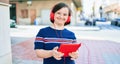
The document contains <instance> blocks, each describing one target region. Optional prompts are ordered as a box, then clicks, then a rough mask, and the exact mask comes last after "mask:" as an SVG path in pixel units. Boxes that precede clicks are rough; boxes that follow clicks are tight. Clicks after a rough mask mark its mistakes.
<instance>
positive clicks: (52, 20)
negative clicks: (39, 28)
mask: <svg viewBox="0 0 120 64" xmlns="http://www.w3.org/2000/svg"><path fill="white" fill-rule="evenodd" d="M70 19H71V18H70V15H69V16H68V18H67V21H66V22H65V25H67V24H70ZM50 20H51V22H52V23H54V13H53V12H52V11H51V13H50Z"/></svg>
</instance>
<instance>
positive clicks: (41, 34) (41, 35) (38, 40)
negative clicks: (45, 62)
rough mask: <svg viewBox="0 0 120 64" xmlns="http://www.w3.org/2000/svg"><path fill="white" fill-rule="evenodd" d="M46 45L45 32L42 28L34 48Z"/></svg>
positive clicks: (41, 47)
mask: <svg viewBox="0 0 120 64" xmlns="http://www.w3.org/2000/svg"><path fill="white" fill-rule="evenodd" d="M44 45H45V43H44V38H43V33H42V30H39V32H38V33H37V35H36V38H35V41H34V49H44Z"/></svg>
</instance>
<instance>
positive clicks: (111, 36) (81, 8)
mask: <svg viewBox="0 0 120 64" xmlns="http://www.w3.org/2000/svg"><path fill="white" fill-rule="evenodd" d="M59 2H64V3H66V4H67V5H69V7H70V8H71V10H72V16H71V24H70V25H68V26H66V28H68V29H69V30H71V31H73V32H74V33H75V35H76V37H77V39H78V41H79V42H86V43H93V44H94V43H103V44H101V47H102V45H104V46H105V43H106V42H107V43H108V44H106V46H107V45H109V44H110V43H114V44H115V45H118V46H114V47H113V48H109V49H108V50H109V51H110V52H113V53H116V54H117V55H114V54H113V53H112V54H113V55H110V57H107V56H106V55H107V54H106V55H103V56H101V55H102V53H103V52H102V51H104V49H105V50H106V49H107V47H106V46H105V48H104V47H102V48H100V49H101V51H100V52H99V53H100V54H101V55H97V56H100V57H96V56H95V57H96V58H98V59H99V60H101V61H100V62H99V61H97V60H94V62H93V60H91V64H120V61H119V60H120V52H118V51H119V50H118V49H120V46H119V45H120V44H119V43H120V0H0V64H26V63H28V64H42V59H38V58H37V57H36V56H35V53H34V50H33V42H34V38H35V36H36V34H37V32H38V31H39V29H40V28H43V27H46V26H49V25H51V22H50V20H49V14H50V11H51V9H52V7H53V6H54V5H55V4H56V3H59ZM96 40H97V41H96ZM95 45H96V44H95ZM112 45H113V44H110V45H109V46H110V47H112ZM90 46H91V47H90V48H92V47H93V46H92V45H90ZM94 49H95V48H93V50H94ZM96 49H97V48H96ZM98 50H99V49H98ZM31 51H32V53H31ZM95 52H96V51H95ZM95 54H96V53H93V55H95ZM84 56H86V55H84V53H83V57H81V58H80V59H83V58H84ZM91 58H92V55H91ZM96 58H95V59H96ZM101 58H102V59H101ZM108 58H111V59H108ZM6 60H7V61H6ZM84 62H87V61H86V60H81V63H82V64H86V63H84ZM95 62H96V63H95ZM77 64H79V62H78V63H77Z"/></svg>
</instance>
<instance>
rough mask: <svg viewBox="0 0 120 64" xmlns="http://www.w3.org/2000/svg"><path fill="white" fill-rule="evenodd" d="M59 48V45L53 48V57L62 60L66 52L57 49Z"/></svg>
mask: <svg viewBox="0 0 120 64" xmlns="http://www.w3.org/2000/svg"><path fill="white" fill-rule="evenodd" d="M57 50H58V47H54V48H53V50H52V51H53V52H52V53H53V57H54V58H55V59H56V60H61V59H62V58H61V57H63V55H64V53H61V52H58V51H57Z"/></svg>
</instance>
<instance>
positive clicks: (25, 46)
mask: <svg viewBox="0 0 120 64" xmlns="http://www.w3.org/2000/svg"><path fill="white" fill-rule="evenodd" d="M42 27H45V26H19V27H18V28H17V29H16V28H12V29H11V41H12V57H13V64H42V59H41V58H37V57H36V55H35V52H34V50H33V47H34V43H33V42H34V38H35V35H36V34H37V32H38V30H39V29H40V28H42ZM67 28H68V29H70V30H72V31H73V32H75V34H76V37H77V38H78V42H81V43H82V46H81V48H80V50H79V53H80V57H79V58H78V59H77V60H76V64H120V61H119V60H120V51H119V49H120V40H119V38H120V34H119V33H120V30H105V29H104V30H101V29H99V27H89V28H88V27H79V26H72V28H71V27H69V26H68V27H67Z"/></svg>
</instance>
